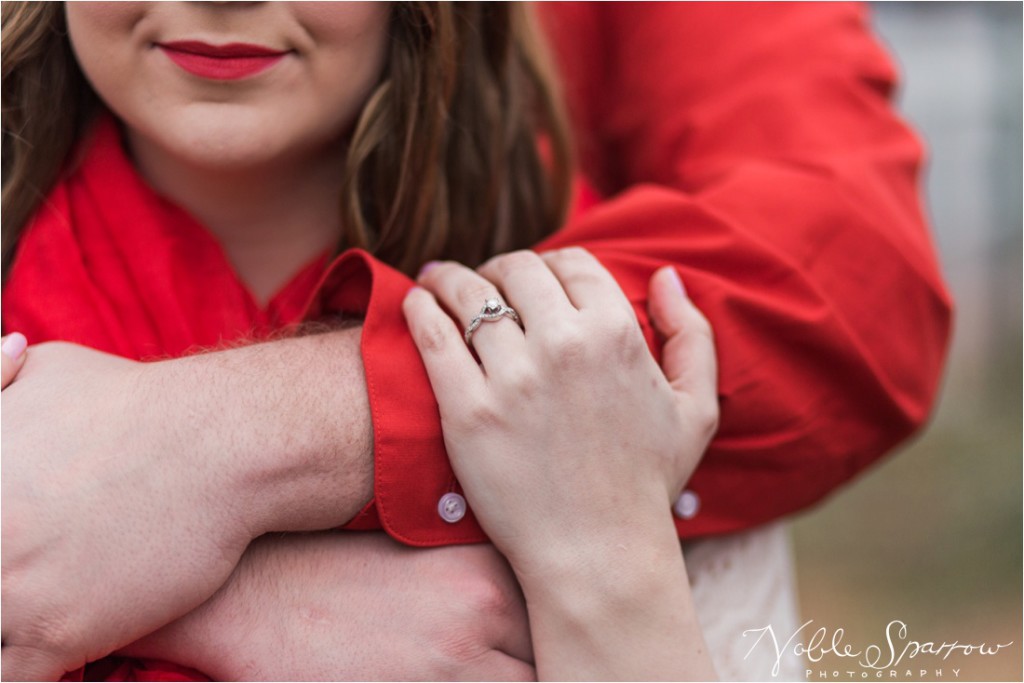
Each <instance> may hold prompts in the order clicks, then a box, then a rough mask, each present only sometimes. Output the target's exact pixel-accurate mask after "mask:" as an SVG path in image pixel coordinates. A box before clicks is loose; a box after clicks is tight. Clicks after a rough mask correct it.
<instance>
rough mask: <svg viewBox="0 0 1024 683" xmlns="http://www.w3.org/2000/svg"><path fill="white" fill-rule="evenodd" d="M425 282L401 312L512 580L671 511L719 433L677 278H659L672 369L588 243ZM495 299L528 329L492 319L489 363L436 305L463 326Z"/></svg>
mask: <svg viewBox="0 0 1024 683" xmlns="http://www.w3.org/2000/svg"><path fill="white" fill-rule="evenodd" d="M420 284H421V285H422V287H423V288H425V289H414V290H412V291H411V292H410V293H409V295H408V297H407V298H406V300H405V314H406V318H407V320H408V323H409V326H410V328H411V330H412V334H413V337H414V339H415V340H416V344H417V346H418V348H419V350H420V353H421V354H422V356H423V362H424V364H425V365H426V368H427V371H428V373H429V376H430V380H431V384H432V386H433V388H434V393H435V395H436V396H437V400H438V403H439V405H440V411H441V419H442V424H443V428H444V436H445V444H446V447H447V449H448V454H449V457H450V459H451V461H452V466H453V468H454V470H455V473H456V475H457V476H458V477H459V481H460V482H461V484H462V485H463V487H464V489H465V490H466V493H467V497H468V499H469V503H470V506H471V507H472V509H473V510H474V512H475V514H476V516H477V518H478V519H479V520H480V523H481V524H482V526H483V527H484V529H485V530H486V531H487V533H488V535H489V536H490V537H491V539H492V541H493V542H494V543H495V544H496V545H497V546H498V547H499V549H501V550H502V552H503V553H505V554H506V556H507V557H508V558H509V560H510V561H511V562H512V565H513V567H515V568H516V570H517V572H518V571H527V572H532V571H534V570H541V569H543V570H546V569H547V568H549V567H551V566H552V565H553V564H564V563H567V562H568V563H570V564H574V563H577V562H580V561H587V562H590V561H599V560H598V558H599V557H602V556H604V554H605V553H606V552H607V550H608V548H615V547H616V546H618V545H621V544H626V545H630V544H632V543H634V542H635V541H636V540H637V539H638V538H642V537H643V535H644V534H645V533H647V530H648V529H649V526H650V525H649V524H648V519H649V518H650V515H651V514H657V515H662V516H666V517H667V516H668V514H669V509H670V505H671V503H672V502H673V501H674V500H675V498H676V496H677V495H678V494H679V492H680V491H681V490H682V487H683V484H684V483H685V482H686V480H687V479H688V478H689V476H690V473H691V472H692V471H693V468H694V467H695V465H696V464H697V461H698V460H699V459H700V457H701V455H702V454H703V452H704V450H705V448H706V446H707V444H708V442H709V441H710V439H711V437H712V435H713V434H714V431H715V429H716V425H717V398H716V391H715V388H716V384H715V357H714V348H713V346H712V343H711V335H710V327H709V326H708V324H707V322H706V321H705V320H704V318H703V317H702V316H701V315H700V313H699V312H698V311H697V309H696V308H695V307H694V306H693V305H692V304H691V303H689V301H688V300H687V299H686V298H685V297H684V296H683V293H682V287H681V285H680V283H679V280H678V278H677V277H676V276H675V273H674V271H672V270H670V269H666V270H664V271H662V272H660V273H658V274H657V275H656V277H655V278H654V280H653V281H652V284H651V300H652V309H651V313H652V315H653V318H654V320H655V322H656V324H657V325H658V326H659V328H660V330H661V331H662V332H663V333H665V334H666V336H668V342H667V344H666V348H665V360H664V364H665V367H664V370H665V372H664V374H663V372H662V370H661V369H660V368H659V367H658V364H657V363H656V362H655V361H654V359H653V358H652V357H651V354H650V353H649V352H648V350H647V346H646V344H645V343H644V339H643V336H642V334H641V333H640V329H639V325H638V324H637V320H636V316H635V315H634V313H633V311H632V309H631V307H630V304H629V302H628V301H627V300H626V298H625V296H624V295H623V294H622V292H621V291H620V289H619V287H618V285H617V284H616V282H615V281H614V280H613V279H612V277H611V275H609V274H608V272H607V271H606V270H605V269H604V268H603V267H602V266H601V265H600V264H599V263H598V262H597V261H596V259H594V258H593V257H592V256H591V255H590V254H589V253H587V252H586V251H584V250H582V249H566V250H563V251H558V252H554V253H552V254H547V255H545V256H543V257H540V256H537V255H536V254H534V253H532V252H517V253H514V254H509V255H506V256H502V257H498V258H496V259H494V260H492V261H490V262H488V263H487V264H485V265H484V266H483V267H481V268H480V273H479V274H477V273H474V272H473V271H471V270H469V269H467V268H465V267H463V266H460V265H457V264H454V263H443V264H439V265H436V266H434V267H432V268H430V269H428V270H427V272H425V273H424V274H423V275H421V277H420ZM673 288H674V289H673ZM431 293H433V294H434V295H436V297H437V299H436V300H435V298H434V296H431ZM673 296H674V297H675V299H676V300H678V304H676V305H671V306H670V305H668V304H667V303H666V302H668V301H671V299H670V297H673ZM490 298H502V299H504V300H505V301H507V302H508V304H509V305H510V306H512V307H513V308H515V309H516V311H517V312H518V314H519V316H520V318H521V319H522V322H523V325H524V327H525V331H524V330H521V329H520V328H519V326H517V325H516V324H515V323H514V322H513V321H512V320H511V319H504V318H503V319H499V320H498V321H495V322H485V323H483V324H482V325H481V326H480V327H479V328H478V329H477V330H476V332H475V334H474V336H473V338H472V342H473V348H474V350H475V351H476V353H477V354H478V356H479V358H480V361H481V362H480V364H479V365H478V364H477V362H476V361H475V360H474V359H473V357H472V354H471V353H470V350H469V349H468V348H467V346H466V343H465V342H464V341H463V338H462V332H461V330H460V329H459V328H458V327H457V326H456V325H455V324H453V322H452V320H451V318H449V316H448V315H447V314H446V313H445V312H444V310H442V308H441V306H439V305H438V301H439V302H440V303H441V304H442V305H443V306H444V307H445V308H447V310H448V311H450V312H451V313H452V314H453V315H454V317H455V318H456V319H457V320H460V321H462V322H463V325H468V323H469V321H470V320H471V319H472V318H473V316H474V315H476V314H477V313H478V312H479V311H480V307H481V305H482V304H483V303H484V301H485V300H487V299H490ZM666 375H667V377H666ZM595 555H596V557H595ZM538 563H539V565H538Z"/></svg>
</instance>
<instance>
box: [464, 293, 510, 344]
mask: <svg viewBox="0 0 1024 683" xmlns="http://www.w3.org/2000/svg"><path fill="white" fill-rule="evenodd" d="M502 318H512V320H514V321H515V322H516V323H518V322H519V314H518V313H516V311H515V309H513V308H512V307H510V306H506V305H505V304H503V303H501V301H500V300H498V299H488V300H487V301H485V302H484V307H483V308H481V309H480V312H479V313H477V314H476V316H475V317H474V318H473V319H472V320H470V321H469V327H467V328H466V335H465V336H466V345H467V346H472V345H473V344H472V342H471V340H472V338H473V333H474V332H476V328H478V327H480V325H482V324H483V323H485V322H488V323H490V322H494V321H496V320H501V319H502Z"/></svg>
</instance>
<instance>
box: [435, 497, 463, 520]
mask: <svg viewBox="0 0 1024 683" xmlns="http://www.w3.org/2000/svg"><path fill="white" fill-rule="evenodd" d="M437 514H439V515H441V519H443V520H444V521H446V522H448V523H449V524H454V523H455V522H457V521H459V520H460V519H462V518H463V517H465V516H466V499H465V498H463V497H462V496H460V495H459V494H457V493H446V494H444V495H443V496H441V500H439V501H437Z"/></svg>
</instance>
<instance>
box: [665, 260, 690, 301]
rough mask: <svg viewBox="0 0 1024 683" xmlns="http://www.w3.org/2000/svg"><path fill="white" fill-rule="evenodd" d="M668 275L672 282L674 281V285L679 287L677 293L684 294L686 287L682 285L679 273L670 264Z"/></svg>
mask: <svg viewBox="0 0 1024 683" xmlns="http://www.w3.org/2000/svg"><path fill="white" fill-rule="evenodd" d="M668 272H669V275H670V276H671V278H672V282H673V283H675V285H676V287H678V288H679V293H680V294H682V295H683V296H686V287H684V286H683V281H682V280H681V279H680V277H679V273H678V272H677V271H676V269H675V268H674V267H672V266H669V267H668Z"/></svg>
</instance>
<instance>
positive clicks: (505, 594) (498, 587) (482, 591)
mask: <svg viewBox="0 0 1024 683" xmlns="http://www.w3.org/2000/svg"><path fill="white" fill-rule="evenodd" d="M463 588H464V589H465V595H466V598H467V601H468V605H469V609H470V610H471V611H472V613H473V614H474V615H475V616H476V617H478V618H488V617H491V618H493V617H495V616H503V615H506V614H509V613H511V612H512V611H513V609H514V607H515V599H514V597H513V596H512V594H511V593H510V591H508V590H506V589H505V586H503V585H502V584H501V583H500V582H499V581H497V580H495V577H493V576H489V575H483V576H477V577H474V578H473V579H471V580H468V581H466V583H465V585H464V586H463Z"/></svg>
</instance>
